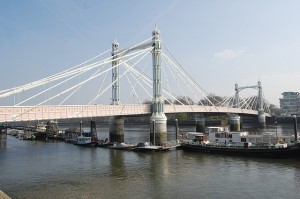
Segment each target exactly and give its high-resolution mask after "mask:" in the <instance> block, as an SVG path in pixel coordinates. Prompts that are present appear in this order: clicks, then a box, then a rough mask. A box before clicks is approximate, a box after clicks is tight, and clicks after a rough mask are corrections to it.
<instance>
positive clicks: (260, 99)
mask: <svg viewBox="0 0 300 199" xmlns="http://www.w3.org/2000/svg"><path fill="white" fill-rule="evenodd" d="M246 88H253V89H258V96H257V105H258V106H257V111H258V123H259V126H265V125H266V116H265V112H264V99H263V92H262V86H261V81H258V83H257V85H256V86H244V87H239V86H238V84H235V100H234V108H240V96H239V93H240V91H241V90H243V89H246Z"/></svg>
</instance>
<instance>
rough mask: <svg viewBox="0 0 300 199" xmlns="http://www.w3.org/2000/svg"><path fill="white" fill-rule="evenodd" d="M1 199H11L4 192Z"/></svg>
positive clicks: (0, 195)
mask: <svg viewBox="0 0 300 199" xmlns="http://www.w3.org/2000/svg"><path fill="white" fill-rule="evenodd" d="M0 199H11V197H9V196H8V195H6V194H5V193H4V192H3V191H1V190H0Z"/></svg>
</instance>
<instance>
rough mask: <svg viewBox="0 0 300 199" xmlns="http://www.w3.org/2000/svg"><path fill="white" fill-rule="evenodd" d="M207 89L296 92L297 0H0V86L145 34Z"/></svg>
mask: <svg viewBox="0 0 300 199" xmlns="http://www.w3.org/2000/svg"><path fill="white" fill-rule="evenodd" d="M155 22H157V24H158V27H159V29H160V31H161V37H162V40H163V41H164V42H165V43H166V44H167V46H168V48H169V49H171V51H172V52H173V54H175V56H176V57H177V58H178V60H180V62H181V64H182V66H184V68H185V69H186V71H187V72H188V73H189V74H190V75H191V76H192V77H193V78H194V79H195V80H196V81H197V82H198V83H199V84H200V85H201V86H202V87H203V88H204V89H206V90H207V91H209V92H211V93H215V94H217V95H221V96H228V95H231V94H233V92H234V84H235V83H236V82H237V83H238V84H239V85H241V86H246V85H255V84H257V81H258V80H259V79H260V80H261V82H262V86H263V89H264V94H265V96H266V98H267V99H268V100H269V102H270V103H273V104H276V105H278V104H279V100H278V99H279V98H280V97H281V93H282V92H284V91H298V92H300V1H299V0H247V1H246V0H184V1H183V0H181V1H173V0H151V1H146V0H144V1H142V0H126V1H125V0H119V1H118V0H117V1H109V0H107V1H101V0H89V1H81V0H14V1H11V0H0V60H1V64H0V66H1V74H2V75H1V84H0V90H2V89H5V88H10V87H13V86H17V85H21V84H24V83H28V82H31V81H34V80H37V79H40V78H42V77H46V76H49V75H51V74H54V73H56V72H60V71H62V70H65V69H67V68H69V67H71V66H74V65H76V64H79V63H81V62H82V61H85V60H87V59H89V58H91V57H93V56H95V55H96V54H97V53H100V52H103V51H105V50H107V49H109V48H111V43H112V41H113V40H114V37H115V34H116V35H117V38H118V41H119V43H120V46H121V47H129V46H131V45H132V44H134V43H138V42H140V41H143V40H144V39H147V38H149V37H150V36H151V31H152V29H153V27H154V24H155Z"/></svg>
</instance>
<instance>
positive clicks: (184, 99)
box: [174, 96, 194, 105]
mask: <svg viewBox="0 0 300 199" xmlns="http://www.w3.org/2000/svg"><path fill="white" fill-rule="evenodd" d="M180 102H181V103H180ZM174 104H184V105H193V104H194V101H193V100H192V99H191V98H190V97H188V96H179V97H177V100H175V101H174Z"/></svg>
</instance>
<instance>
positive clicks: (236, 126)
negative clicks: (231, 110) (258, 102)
mask: <svg viewBox="0 0 300 199" xmlns="http://www.w3.org/2000/svg"><path fill="white" fill-rule="evenodd" d="M240 119H241V118H240V116H238V115H230V131H241V121H240Z"/></svg>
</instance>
